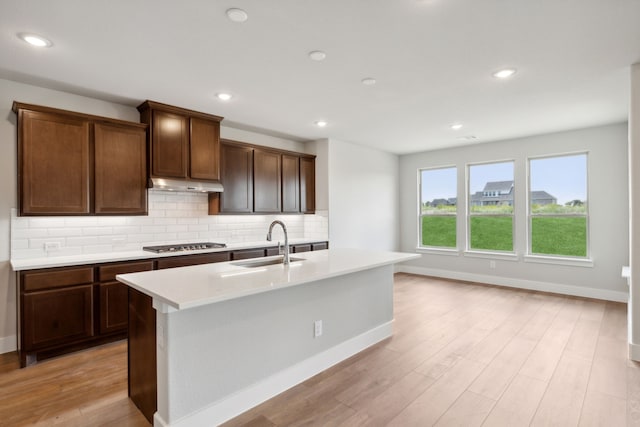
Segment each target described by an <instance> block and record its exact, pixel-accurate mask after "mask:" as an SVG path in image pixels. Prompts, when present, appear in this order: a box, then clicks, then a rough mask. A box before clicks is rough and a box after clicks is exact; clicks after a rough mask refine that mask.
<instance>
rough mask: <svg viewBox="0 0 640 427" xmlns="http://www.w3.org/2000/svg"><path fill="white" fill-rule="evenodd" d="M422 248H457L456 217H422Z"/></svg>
mask: <svg viewBox="0 0 640 427" xmlns="http://www.w3.org/2000/svg"><path fill="white" fill-rule="evenodd" d="M421 242H422V246H443V247H448V248H455V247H456V217H455V215H446V216H443V215H425V216H423V217H422V240H421Z"/></svg>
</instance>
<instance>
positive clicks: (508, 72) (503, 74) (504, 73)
mask: <svg viewBox="0 0 640 427" xmlns="http://www.w3.org/2000/svg"><path fill="white" fill-rule="evenodd" d="M515 73H516V69H515V68H505V69H503V70H498V71H496V72H495V73H493V77H495V78H497V79H506V78H509V77H511V76H513V75H514V74H515Z"/></svg>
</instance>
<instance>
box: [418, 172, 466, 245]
mask: <svg viewBox="0 0 640 427" xmlns="http://www.w3.org/2000/svg"><path fill="white" fill-rule="evenodd" d="M442 169H453V170H454V171H455V177H456V182H455V187H456V210H455V212H453V213H448V214H427V215H423V213H422V203H423V200H422V173H423V172H425V171H433V170H442ZM458 188H459V182H458V165H443V166H430V167H424V168H419V169H418V198H417V199H418V234H417V236H418V244H417V246H416V247H417V249H418V250H420V251H423V252H430V251H433V252H438V253H451V254H457V253H458V213H459V209H458V208H459V206H460V203H459V197H458ZM424 216H453V217H454V218H455V220H456V221H455V223H456V226H455V230H456V244H455V246H428V245H423V244H422V217H424Z"/></svg>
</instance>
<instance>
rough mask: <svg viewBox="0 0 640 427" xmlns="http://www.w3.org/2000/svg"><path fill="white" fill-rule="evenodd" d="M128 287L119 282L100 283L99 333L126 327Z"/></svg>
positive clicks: (122, 329)
mask: <svg viewBox="0 0 640 427" xmlns="http://www.w3.org/2000/svg"><path fill="white" fill-rule="evenodd" d="M128 298H129V287H128V286H127V285H125V284H124V283H120V282H107V283H100V333H101V334H107V333H110V332H118V331H124V330H126V329H127V320H128V312H129V310H128V302H127V301H128Z"/></svg>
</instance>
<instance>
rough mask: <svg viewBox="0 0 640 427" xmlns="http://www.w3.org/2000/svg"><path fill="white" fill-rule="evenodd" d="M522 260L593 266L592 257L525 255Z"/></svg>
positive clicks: (573, 265)
mask: <svg viewBox="0 0 640 427" xmlns="http://www.w3.org/2000/svg"><path fill="white" fill-rule="evenodd" d="M524 262H534V263H538V264H556V265H569V266H572V267H587V268H593V265H594V263H593V260H592V259H587V258H584V259H578V258H561V257H551V256H540V255H526V256H525V257H524Z"/></svg>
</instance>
